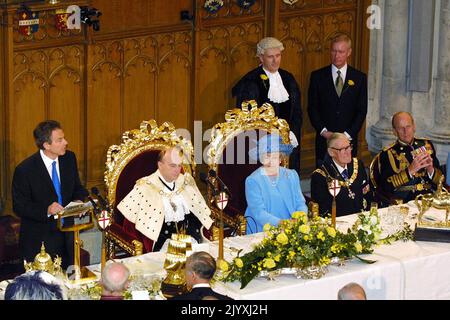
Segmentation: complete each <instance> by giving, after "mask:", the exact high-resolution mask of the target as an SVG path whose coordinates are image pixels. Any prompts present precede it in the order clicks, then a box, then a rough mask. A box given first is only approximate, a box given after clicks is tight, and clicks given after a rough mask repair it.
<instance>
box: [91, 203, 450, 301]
mask: <svg viewBox="0 0 450 320" xmlns="http://www.w3.org/2000/svg"><path fill="white" fill-rule="evenodd" d="M407 205H408V206H409V207H410V210H409V215H408V219H407V221H408V222H409V223H410V224H412V225H414V222H415V221H414V219H413V218H412V217H413V216H414V215H415V214H416V213H417V211H418V210H417V208H416V207H415V205H414V204H413V203H408V204H407ZM387 210H388V208H385V209H380V210H379V211H380V214H381V215H382V214H385V213H386V212H387ZM431 210H434V209H431ZM355 219H356V215H349V216H344V217H338V219H337V227H338V228H339V229H342V230H346V229H347V228H348V227H350V226H351V225H352V224H353V222H354V221H355ZM262 237H263V234H261V233H260V234H253V235H247V236H242V237H233V238H226V239H225V240H224V247H225V252H224V254H225V259H227V260H231V259H232V257H233V256H234V255H235V252H236V250H235V248H244V252H246V251H249V250H251V247H252V246H253V245H254V244H256V243H258V242H259V241H260V240H261V239H262ZM193 249H194V250H195V251H200V250H203V251H208V252H210V253H211V254H212V255H213V256H215V257H217V255H218V244H217V242H210V243H202V244H198V245H194V246H193ZM362 257H363V258H366V259H371V260H376V261H377V262H376V263H373V264H366V263H364V262H361V261H360V260H357V259H353V260H350V261H347V262H346V263H345V265H343V266H338V265H330V266H329V267H328V272H327V273H326V274H325V275H324V276H323V277H322V278H320V279H317V280H304V279H297V278H296V277H295V275H280V276H278V277H277V278H276V279H275V280H267V279H266V278H256V279H254V280H253V281H251V282H250V283H249V284H248V285H247V287H246V288H244V289H242V290H241V289H240V283H238V282H233V283H222V282H216V283H215V284H214V289H215V290H216V291H218V292H220V293H223V294H226V295H228V296H230V297H232V298H234V299H239V300H249V299H254V300H260V299H274V300H275V299H302V300H303V299H331V300H334V299H336V298H337V292H338V290H339V289H340V288H341V287H343V286H344V285H345V284H347V283H349V282H357V283H359V284H360V285H361V286H363V287H364V289H365V290H366V294H367V298H368V299H450V243H438V242H424V241H417V242H414V241H408V242H402V241H397V242H395V243H393V244H391V245H382V246H379V247H377V248H376V249H375V251H374V253H373V254H370V255H362ZM164 258H165V254H164V253H163V252H154V253H148V254H145V255H142V256H138V257H130V258H126V259H124V262H125V263H126V264H127V265H128V266H129V268H130V269H131V271H132V272H139V273H144V274H149V273H152V274H155V275H159V276H163V275H164V273H165V271H164V270H162V266H163V262H164ZM92 269H93V270H94V271H98V266H94V267H93V268H92Z"/></svg>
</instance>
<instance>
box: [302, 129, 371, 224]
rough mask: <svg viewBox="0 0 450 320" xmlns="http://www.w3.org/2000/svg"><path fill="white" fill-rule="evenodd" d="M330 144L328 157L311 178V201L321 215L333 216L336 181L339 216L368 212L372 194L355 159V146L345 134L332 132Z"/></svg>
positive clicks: (364, 174) (363, 171) (359, 164)
mask: <svg viewBox="0 0 450 320" xmlns="http://www.w3.org/2000/svg"><path fill="white" fill-rule="evenodd" d="M327 145H328V156H326V157H325V160H324V162H323V164H322V165H321V166H320V167H319V168H317V169H316V170H315V171H314V172H313V174H312V176H311V198H312V200H313V201H314V202H317V203H318V204H319V213H320V215H322V216H325V215H327V214H330V213H331V203H332V201H333V196H332V194H331V193H330V191H329V189H330V186H332V185H333V181H335V180H337V181H338V184H339V187H340V191H339V193H337V194H336V215H337V216H343V215H347V214H352V213H357V212H360V211H361V210H365V209H366V207H367V203H368V202H369V201H370V198H371V193H370V187H369V180H368V178H367V174H366V171H365V170H364V164H363V163H362V161H361V160H358V159H357V158H352V145H351V144H350V141H349V139H348V138H347V136H346V135H345V134H343V133H337V132H335V133H333V134H332V135H331V137H330V138H329V139H328V141H327Z"/></svg>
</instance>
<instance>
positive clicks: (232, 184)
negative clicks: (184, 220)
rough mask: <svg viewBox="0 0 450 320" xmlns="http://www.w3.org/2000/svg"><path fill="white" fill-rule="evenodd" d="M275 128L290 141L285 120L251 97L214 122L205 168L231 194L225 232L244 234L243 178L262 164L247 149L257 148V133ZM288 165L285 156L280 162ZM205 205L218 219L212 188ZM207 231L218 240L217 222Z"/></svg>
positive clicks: (274, 129)
mask: <svg viewBox="0 0 450 320" xmlns="http://www.w3.org/2000/svg"><path fill="white" fill-rule="evenodd" d="M274 131H277V132H278V133H279V134H280V136H281V137H282V139H283V142H285V143H288V142H289V125H288V124H287V122H286V120H284V119H278V118H277V117H276V116H275V112H274V109H273V107H272V106H271V105H270V104H268V103H265V104H263V105H262V106H261V107H259V108H258V105H257V104H256V102H255V101H254V100H250V101H246V102H243V103H242V106H241V109H238V108H235V109H232V110H228V111H227V112H226V114H225V122H223V123H218V124H216V125H215V126H214V127H213V129H212V133H211V138H210V141H209V145H208V150H207V157H208V158H207V164H208V168H209V170H211V169H213V170H214V171H215V172H216V174H217V176H218V177H219V178H220V179H221V180H222V181H223V182H224V184H225V185H226V186H227V187H228V189H229V190H230V193H231V195H232V197H231V198H230V199H229V201H228V205H227V207H226V208H225V210H224V224H225V226H226V227H227V230H226V231H225V232H226V234H225V235H235V234H237V235H243V234H245V233H246V224H247V222H246V219H245V217H244V214H245V209H246V208H247V201H246V199H245V179H246V178H247V177H248V176H249V175H250V174H251V173H252V172H253V171H255V170H256V169H257V168H258V167H259V166H260V165H261V164H260V163H255V161H251V160H250V159H249V156H248V151H249V150H250V149H251V148H253V147H256V143H257V140H258V139H259V138H260V136H263V135H266V134H268V133H272V132H274ZM287 164H288V159H284V161H283V163H282V165H284V166H287ZM208 205H209V206H210V208H211V211H212V214H213V216H214V220H215V221H216V222H217V221H219V217H220V211H219V210H218V208H217V207H216V206H215V205H214V197H213V196H212V194H211V190H208ZM227 231H228V232H227ZM209 232H210V233H209V234H205V236H206V237H209V238H210V239H214V240H215V239H217V237H218V230H217V225H215V226H214V227H213V228H212V229H210V230H209ZM227 233H228V234H227Z"/></svg>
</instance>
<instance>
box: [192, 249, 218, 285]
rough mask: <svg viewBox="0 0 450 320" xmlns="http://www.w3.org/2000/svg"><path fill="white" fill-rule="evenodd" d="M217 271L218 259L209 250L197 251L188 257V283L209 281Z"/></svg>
mask: <svg viewBox="0 0 450 320" xmlns="http://www.w3.org/2000/svg"><path fill="white" fill-rule="evenodd" d="M215 272H216V260H215V259H214V258H213V256H211V255H210V254H209V253H208V252H205V251H197V252H194V253H193V254H191V255H190V256H189V257H188V258H187V259H186V284H187V286H188V287H192V286H193V285H195V284H199V283H209V282H210V281H211V279H212V278H213V276H214V273H215Z"/></svg>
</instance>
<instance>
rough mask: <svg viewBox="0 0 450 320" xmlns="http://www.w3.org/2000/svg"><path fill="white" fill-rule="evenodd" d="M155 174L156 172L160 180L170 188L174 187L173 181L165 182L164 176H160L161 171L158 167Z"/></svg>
mask: <svg viewBox="0 0 450 320" xmlns="http://www.w3.org/2000/svg"><path fill="white" fill-rule="evenodd" d="M157 174H158V177H159V178H160V179H161V180H162V181H164V183H165V184H167V185H168V186H169V187H171V188H173V187H174V185H175V181H172V182H167V180H166V179H164V177H163V176H162V174H161V172H159V169H158V170H157Z"/></svg>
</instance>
